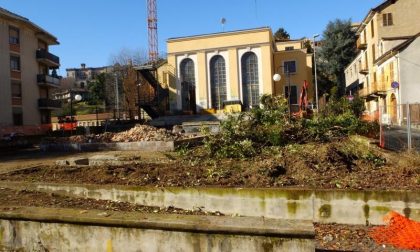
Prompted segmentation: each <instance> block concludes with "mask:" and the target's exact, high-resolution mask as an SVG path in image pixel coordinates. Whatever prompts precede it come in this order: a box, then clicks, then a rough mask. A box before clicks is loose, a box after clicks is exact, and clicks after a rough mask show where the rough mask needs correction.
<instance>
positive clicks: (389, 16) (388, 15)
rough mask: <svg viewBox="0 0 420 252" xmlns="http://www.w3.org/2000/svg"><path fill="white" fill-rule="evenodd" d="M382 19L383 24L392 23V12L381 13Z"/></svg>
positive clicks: (388, 24)
mask: <svg viewBox="0 0 420 252" xmlns="http://www.w3.org/2000/svg"><path fill="white" fill-rule="evenodd" d="M382 20H383V25H384V26H391V25H394V20H393V18H392V13H385V14H382Z"/></svg>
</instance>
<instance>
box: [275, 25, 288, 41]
mask: <svg viewBox="0 0 420 252" xmlns="http://www.w3.org/2000/svg"><path fill="white" fill-rule="evenodd" d="M274 37H275V38H276V40H289V39H290V34H289V33H288V32H287V31H286V30H285V29H284V28H283V27H280V28H279V29H278V30H277V31H276V33H274Z"/></svg>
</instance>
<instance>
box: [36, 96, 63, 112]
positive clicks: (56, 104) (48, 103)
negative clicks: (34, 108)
mask: <svg viewBox="0 0 420 252" xmlns="http://www.w3.org/2000/svg"><path fill="white" fill-rule="evenodd" d="M38 107H39V108H46V109H49V108H61V101H59V100H52V99H49V98H41V99H38Z"/></svg>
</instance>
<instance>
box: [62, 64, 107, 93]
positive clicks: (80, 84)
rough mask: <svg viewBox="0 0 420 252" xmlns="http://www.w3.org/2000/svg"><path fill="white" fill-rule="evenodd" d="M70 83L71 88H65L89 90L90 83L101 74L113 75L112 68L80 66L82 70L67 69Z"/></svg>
mask: <svg viewBox="0 0 420 252" xmlns="http://www.w3.org/2000/svg"><path fill="white" fill-rule="evenodd" d="M66 72H67V79H68V80H69V81H68V83H69V84H71V86H69V87H64V88H78V89H82V90H87V88H88V83H89V81H91V80H94V79H95V78H96V76H98V75H99V74H101V73H112V72H113V67H112V66H105V67H86V64H84V63H82V64H80V68H68V69H66Z"/></svg>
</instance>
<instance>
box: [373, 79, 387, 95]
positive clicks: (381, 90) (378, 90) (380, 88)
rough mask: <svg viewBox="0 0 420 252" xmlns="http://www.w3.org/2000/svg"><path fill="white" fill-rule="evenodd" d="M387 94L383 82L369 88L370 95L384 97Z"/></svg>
mask: <svg viewBox="0 0 420 252" xmlns="http://www.w3.org/2000/svg"><path fill="white" fill-rule="evenodd" d="M386 93H387V88H386V85H385V82H384V81H379V82H375V83H373V85H372V86H371V88H370V94H374V95H377V96H384V95H386Z"/></svg>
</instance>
